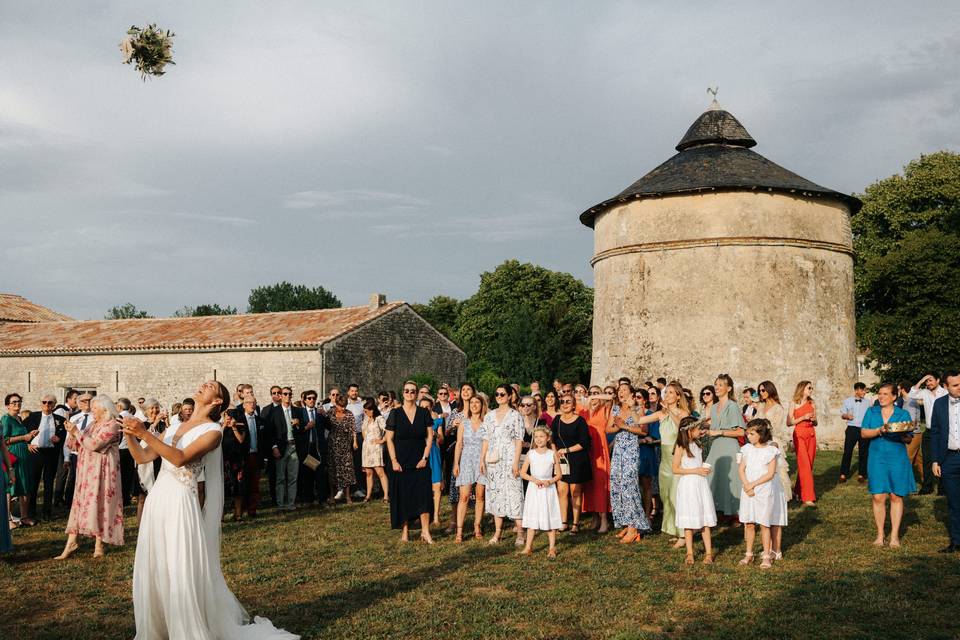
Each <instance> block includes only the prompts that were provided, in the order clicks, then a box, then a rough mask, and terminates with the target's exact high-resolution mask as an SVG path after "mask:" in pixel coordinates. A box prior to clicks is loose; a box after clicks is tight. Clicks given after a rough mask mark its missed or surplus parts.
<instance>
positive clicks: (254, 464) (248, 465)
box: [243, 452, 273, 516]
mask: <svg viewBox="0 0 960 640" xmlns="http://www.w3.org/2000/svg"><path fill="white" fill-rule="evenodd" d="M261 461H262V460H261V458H260V454H259V453H256V452H255V453H248V454H247V461H246V462H245V463H244V467H243V483H244V485H245V487H246V494H247V514H248V515H251V516H255V515H257V507H258V506H260V463H261ZM270 488H271V490H272V489H273V483H272V482H271V483H270Z"/></svg>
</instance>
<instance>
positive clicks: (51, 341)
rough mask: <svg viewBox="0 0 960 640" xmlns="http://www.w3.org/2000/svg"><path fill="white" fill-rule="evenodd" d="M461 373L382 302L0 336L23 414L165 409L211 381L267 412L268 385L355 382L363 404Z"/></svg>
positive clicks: (432, 338)
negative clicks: (62, 402)
mask: <svg viewBox="0 0 960 640" xmlns="http://www.w3.org/2000/svg"><path fill="white" fill-rule="evenodd" d="M78 337H79V339H78ZM244 340H246V342H244ZM465 369H466V355H465V354H464V353H463V351H461V350H460V349H459V348H458V347H457V346H456V345H455V344H453V343H452V342H450V341H449V340H447V338H445V337H444V336H443V335H442V334H440V333H439V332H438V331H437V330H436V329H434V328H433V327H432V326H431V325H430V324H429V323H427V322H426V321H425V320H424V319H423V318H421V317H420V316H419V315H417V313H416V312H415V311H413V309H412V308H411V307H410V306H409V305H407V304H406V303H403V302H393V303H389V304H387V303H385V302H384V301H383V300H382V297H378V298H377V299H374V300H373V301H372V302H371V305H370V306H368V307H352V308H347V309H331V310H323V311H303V312H288V313H280V314H252V315H244V316H212V317H208V318H203V319H200V318H164V319H156V320H116V321H86V322H65V323H63V322H56V323H54V322H46V323H38V324H33V325H31V327H30V328H29V330H27V329H26V328H25V327H11V326H3V327H0V391H2V392H3V393H10V392H12V391H16V392H18V393H21V394H23V395H24V399H25V405H24V406H25V407H27V408H30V409H36V408H37V403H38V401H39V398H40V396H41V395H42V394H44V393H48V392H52V393H55V394H56V395H57V396H58V397H60V398H62V397H63V393H64V391H65V389H66V388H68V387H75V388H80V389H89V390H92V391H96V392H98V393H106V394H108V395H110V396H112V397H114V398H116V397H118V396H126V397H129V398H131V399H136V398H137V397H138V396H143V397H151V396H152V397H156V398H158V399H159V400H160V401H161V403H163V404H164V405H166V406H169V405H170V404H171V403H172V402H175V401H178V400H181V399H183V398H184V397H187V396H189V395H191V394H192V393H193V391H195V389H196V387H197V385H198V384H199V383H200V382H202V381H204V380H209V379H217V380H219V381H221V382H223V383H224V384H225V385H226V386H227V388H229V389H230V390H231V392H232V391H233V389H234V388H235V387H236V385H237V384H239V383H241V382H248V383H250V384H252V385H253V386H254V389H255V392H256V394H257V397H258V399H260V401H261V402H267V401H269V393H268V390H269V387H270V386H271V385H273V384H279V385H283V386H291V387H293V389H294V391H295V393H296V394H299V393H300V392H301V391H303V390H305V389H315V390H317V391H318V392H320V393H321V395H326V389H327V388H328V387H329V386H331V385H334V384H337V385H346V384H349V383H351V382H356V383H357V384H359V385H360V388H361V391H362V392H363V393H364V394H370V395H372V394H374V393H376V391H378V390H380V389H395V390H396V389H398V388H399V386H400V385H401V383H402V382H403V381H404V380H405V379H406V378H407V377H409V376H411V375H414V374H418V373H428V374H431V375H433V376H434V377H436V378H437V379H438V380H444V381H448V382H450V383H451V384H456V383H460V382H462V381H463V379H464V371H465Z"/></svg>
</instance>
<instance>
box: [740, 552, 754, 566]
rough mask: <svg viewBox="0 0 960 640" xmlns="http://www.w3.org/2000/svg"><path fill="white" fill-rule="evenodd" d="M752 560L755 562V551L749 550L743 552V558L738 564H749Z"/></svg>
mask: <svg viewBox="0 0 960 640" xmlns="http://www.w3.org/2000/svg"><path fill="white" fill-rule="evenodd" d="M752 562H753V552H752V551H748V552H747V553H745V554H743V559H742V560H740V562H738V563H737V564H743V565H747V564H751V563H752Z"/></svg>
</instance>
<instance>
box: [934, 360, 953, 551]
mask: <svg viewBox="0 0 960 640" xmlns="http://www.w3.org/2000/svg"><path fill="white" fill-rule="evenodd" d="M943 377H944V380H945V382H946V387H947V395H945V396H942V397H940V398H937V400H936V402H934V403H933V411H932V413H933V415H932V417H931V419H930V439H931V443H930V444H931V449H932V450H933V475H935V476H937V477H938V478H940V486H941V487H943V492H944V493H945V494H946V495H947V507H948V509H949V513H948V515H947V530H948V531H949V532H950V544H948V545H947V546H946V547H944V548H943V549H940V553H956V552H958V551H960V369H951V370H949V371H947V372H946V373H945V374H944V376H943Z"/></svg>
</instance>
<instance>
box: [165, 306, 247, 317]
mask: <svg viewBox="0 0 960 640" xmlns="http://www.w3.org/2000/svg"><path fill="white" fill-rule="evenodd" d="M236 314H237V308H236V307H231V306H230V305H226V306H223V307H221V306H220V305H219V304H217V303H216V302H214V303H213V304H198V305H197V306H195V307H191V306H189V305H188V306H184V307H182V308H180V309H177V310H176V311H174V312H173V315H174V317H175V318H190V317H195V316H234V315H236Z"/></svg>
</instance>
